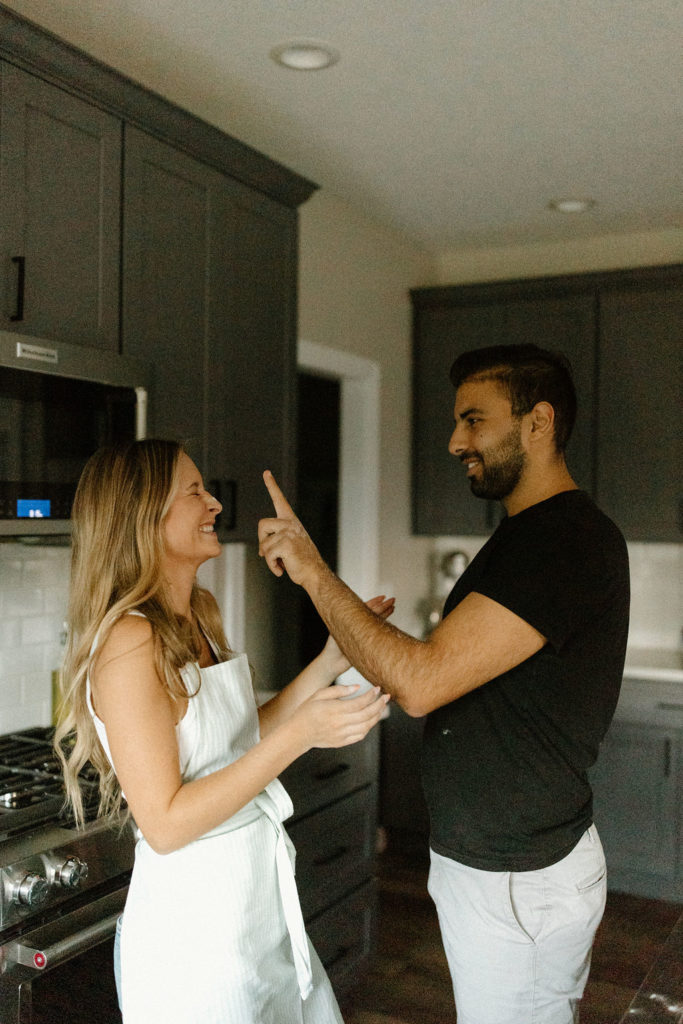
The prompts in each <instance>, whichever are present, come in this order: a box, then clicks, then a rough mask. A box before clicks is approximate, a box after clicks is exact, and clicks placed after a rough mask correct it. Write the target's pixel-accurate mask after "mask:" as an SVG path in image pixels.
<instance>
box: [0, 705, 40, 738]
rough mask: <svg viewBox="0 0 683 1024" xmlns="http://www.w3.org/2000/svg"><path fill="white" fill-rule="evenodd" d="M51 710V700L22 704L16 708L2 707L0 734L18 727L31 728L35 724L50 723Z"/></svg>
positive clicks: (0, 711)
mask: <svg viewBox="0 0 683 1024" xmlns="http://www.w3.org/2000/svg"><path fill="white" fill-rule="evenodd" d="M50 721H51V710H50V702H49V701H37V702H36V703H34V704H21V705H17V706H16V707H14V708H2V709H0V734H2V733H5V732H14V731H15V730H17V729H30V728H31V727H32V726H34V725H49V724H50Z"/></svg>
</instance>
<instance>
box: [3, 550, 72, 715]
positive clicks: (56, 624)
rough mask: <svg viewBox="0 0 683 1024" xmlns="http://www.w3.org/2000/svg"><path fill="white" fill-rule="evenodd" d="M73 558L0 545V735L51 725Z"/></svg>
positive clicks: (60, 552) (65, 552) (56, 552)
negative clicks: (70, 563)
mask: <svg viewBox="0 0 683 1024" xmlns="http://www.w3.org/2000/svg"><path fill="white" fill-rule="evenodd" d="M69 558H70V552H69V549H68V548H50V547H29V546H28V545H22V544H20V543H11V544H0V733H4V732H10V731H12V730H14V729H26V728H29V727H30V726H33V725H49V724H50V721H51V717H52V670H53V669H55V668H57V667H58V666H59V663H60V661H61V654H62V649H61V644H60V639H61V632H62V629H63V622H64V617H65V614H66V603H67V595H68V575H69Z"/></svg>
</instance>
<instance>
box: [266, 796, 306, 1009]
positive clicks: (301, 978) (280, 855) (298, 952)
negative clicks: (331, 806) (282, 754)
mask: <svg viewBox="0 0 683 1024" xmlns="http://www.w3.org/2000/svg"><path fill="white" fill-rule="evenodd" d="M271 786H272V783H271ZM283 792H284V791H283ZM254 803H255V804H256V805H257V806H258V807H260V808H261V810H262V811H263V813H264V814H265V815H266V817H267V818H268V820H269V821H270V822H271V823H272V825H273V827H274V829H275V832H276V834H277V842H276V846H275V862H276V866H277V874H278V882H279V885H280V895H281V897H282V909H283V911H284V915H285V923H286V925H287V931H288V932H289V938H290V941H291V943H292V953H293V954H294V967H295V970H296V978H297V982H298V984H299V992H300V993H301V998H302V999H307V998H308V996H309V995H310V994H311V992H312V991H313V972H312V970H311V957H310V953H309V949H308V936H307V935H306V927H305V925H304V918H303V914H302V913H301V904H300V902H299V894H298V892H297V888H296V881H295V880H294V856H295V853H294V846H293V844H292V841H291V839H290V838H289V836H288V835H287V833H286V832H285V830H284V828H283V827H282V821H281V820H280V818H279V817H278V814H277V811H276V808H275V806H274V804H273V801H272V799H271V798H270V795H269V794H268V793H267V792H263V793H260V794H259V795H258V796H257V797H256V798H255V800H254Z"/></svg>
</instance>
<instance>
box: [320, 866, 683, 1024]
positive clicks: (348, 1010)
mask: <svg viewBox="0 0 683 1024" xmlns="http://www.w3.org/2000/svg"><path fill="white" fill-rule="evenodd" d="M379 885H380V917H379V942H378V951H377V954H376V956H375V957H374V958H373V961H372V964H371V966H370V969H369V971H368V972H367V973H366V974H365V975H364V976H363V978H362V979H361V980H360V981H359V982H358V984H357V985H355V987H353V988H352V989H350V990H348V992H347V993H346V995H345V996H344V997H343V999H342V1000H340V1002H341V1009H342V1014H343V1016H344V1021H345V1024H454V1022H455V1020H456V1015H455V1009H454V1005H453V993H452V989H451V983H450V977H449V974H448V968H447V965H446V960H445V957H444V954H443V950H442V947H441V941H440V936H439V926H438V922H437V919H436V911H435V909H434V905H433V903H432V901H431V899H430V897H429V895H428V893H427V864H426V861H425V859H424V858H423V857H415V856H413V857H411V858H410V859H408V858H406V857H402V856H400V855H397V854H396V853H395V852H391V851H389V852H385V853H383V854H381V855H380V857H379ZM682 910H683V907H681V905H680V904H672V903H662V902H659V901H656V900H647V899H641V898H639V897H635V896H625V895H620V894H616V893H610V894H609V896H608V900H607V909H606V911H605V916H604V918H603V921H602V924H601V925H600V928H599V930H598V934H597V936H596V941H595V946H594V949H593V965H592V968H591V974H590V978H589V981H588V985H587V988H586V992H585V995H584V999H583V1002H582V1005H581V1024H618V1022H619V1021H620V1020H621V1017H622V1016H623V1014H624V1013H625V1012H626V1009H627V1008H628V1005H629V1003H630V1002H631V1000H632V998H633V996H634V995H635V993H636V991H637V990H638V988H639V987H640V984H641V982H642V981H643V978H644V977H645V974H646V973H647V971H648V969H649V967H650V965H651V964H652V962H653V960H654V959H655V956H656V954H657V951H658V950H659V948H660V947H661V945H662V944H663V943H664V942H665V941H666V939H667V938H668V936H669V934H670V932H671V929H672V928H673V926H674V924H675V923H676V921H677V920H678V918H679V916H680V914H681V911H682Z"/></svg>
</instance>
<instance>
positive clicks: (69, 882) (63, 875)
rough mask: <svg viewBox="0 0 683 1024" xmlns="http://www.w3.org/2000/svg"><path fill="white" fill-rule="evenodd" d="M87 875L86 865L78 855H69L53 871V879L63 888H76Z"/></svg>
mask: <svg viewBox="0 0 683 1024" xmlns="http://www.w3.org/2000/svg"><path fill="white" fill-rule="evenodd" d="M87 877H88V865H87V864H86V863H85V861H83V860H81V859H80V857H69V859H68V860H65V861H64V863H63V864H62V865H61V866H60V867H58V868H57V870H56V871H55V881H56V882H58V883H59V885H61V886H63V887H64V888H65V889H77V888H78V887H79V885H80V884H81V882H84V881H85V880H86V878H87Z"/></svg>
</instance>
